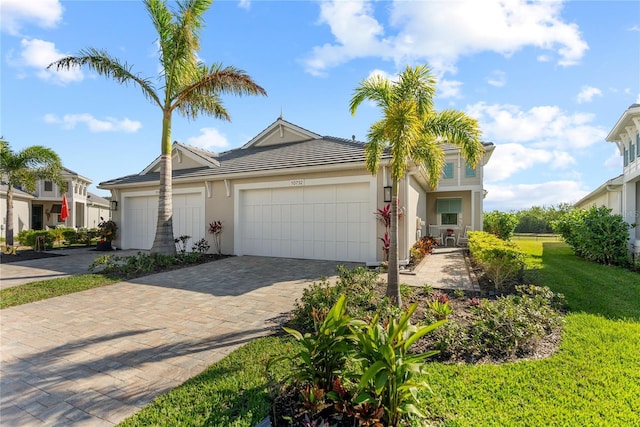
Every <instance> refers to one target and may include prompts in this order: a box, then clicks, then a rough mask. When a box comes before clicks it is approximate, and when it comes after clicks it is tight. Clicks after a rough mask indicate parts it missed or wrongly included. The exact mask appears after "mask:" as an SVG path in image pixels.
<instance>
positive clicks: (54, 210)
mask: <svg viewBox="0 0 640 427" xmlns="http://www.w3.org/2000/svg"><path fill="white" fill-rule="evenodd" d="M49 212H50V213H56V214H59V213H60V212H62V205H52V206H51V210H50V211H49Z"/></svg>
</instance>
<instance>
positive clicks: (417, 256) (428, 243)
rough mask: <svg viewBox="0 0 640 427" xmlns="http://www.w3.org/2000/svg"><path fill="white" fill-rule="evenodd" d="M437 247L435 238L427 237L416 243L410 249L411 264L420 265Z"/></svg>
mask: <svg viewBox="0 0 640 427" xmlns="http://www.w3.org/2000/svg"><path fill="white" fill-rule="evenodd" d="M435 245H436V239H435V237H431V236H425V237H422V238H421V239H420V240H418V241H417V242H415V243H414V244H413V246H412V247H411V249H410V251H409V252H410V255H411V262H412V263H413V264H417V263H419V262H420V261H421V260H422V259H423V258H424V257H425V256H426V255H427V254H430V253H431V252H433V248H434V247H435Z"/></svg>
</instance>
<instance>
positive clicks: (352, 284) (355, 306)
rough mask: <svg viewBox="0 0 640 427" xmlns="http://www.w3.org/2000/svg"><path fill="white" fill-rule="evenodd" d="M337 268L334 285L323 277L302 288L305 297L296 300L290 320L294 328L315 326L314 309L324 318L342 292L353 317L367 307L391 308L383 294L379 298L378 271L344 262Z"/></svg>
mask: <svg viewBox="0 0 640 427" xmlns="http://www.w3.org/2000/svg"><path fill="white" fill-rule="evenodd" d="M337 271H338V280H337V281H336V284H335V285H332V284H331V283H330V282H329V281H328V280H326V279H324V278H323V279H322V281H320V282H317V283H313V284H312V285H311V286H309V287H308V288H306V289H304V290H303V291H302V297H301V298H300V299H299V300H296V304H295V308H294V309H293V315H292V318H291V320H290V321H289V325H290V326H291V327H292V328H295V329H298V330H301V331H311V330H313V327H314V323H313V313H314V312H315V313H317V315H318V316H320V319H323V318H324V316H325V315H326V313H327V312H328V311H329V309H330V308H331V307H332V306H333V305H334V304H335V303H336V302H337V301H338V298H339V297H340V295H342V294H344V295H345V296H346V299H347V313H348V314H349V315H351V316H354V317H355V316H356V315H362V316H365V314H364V313H365V312H366V311H369V312H372V311H376V310H387V309H389V307H387V305H386V304H385V302H384V298H380V299H379V300H376V299H377V298H379V297H377V296H376V293H375V292H374V290H375V289H376V286H377V285H378V275H379V274H378V272H377V271H375V270H369V269H367V268H365V267H356V268H353V269H351V270H350V269H348V268H346V267H345V266H343V265H340V266H338V267H337ZM372 315H373V314H371V315H370V316H372ZM365 317H366V316H365Z"/></svg>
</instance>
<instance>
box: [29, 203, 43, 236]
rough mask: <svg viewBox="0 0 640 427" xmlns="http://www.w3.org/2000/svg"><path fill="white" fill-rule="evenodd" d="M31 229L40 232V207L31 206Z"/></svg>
mask: <svg viewBox="0 0 640 427" xmlns="http://www.w3.org/2000/svg"><path fill="white" fill-rule="evenodd" d="M31 229H32V230H42V205H33V206H31Z"/></svg>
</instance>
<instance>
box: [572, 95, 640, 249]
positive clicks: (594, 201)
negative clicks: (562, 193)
mask: <svg viewBox="0 0 640 427" xmlns="http://www.w3.org/2000/svg"><path fill="white" fill-rule="evenodd" d="M606 140H607V141H608V142H613V143H615V144H616V146H617V147H618V151H619V153H620V155H621V156H622V162H623V167H622V168H623V171H622V172H623V173H622V175H620V176H618V177H616V178H613V179H611V180H609V181H607V182H606V183H604V184H603V185H601V186H600V187H598V188H597V189H596V190H594V191H592V192H591V193H589V194H588V195H587V196H585V197H584V198H582V200H580V201H579V202H578V203H576V205H575V206H576V207H578V208H589V207H591V206H600V205H603V206H607V207H608V208H610V209H611V210H612V213H613V214H620V215H622V217H623V218H624V220H625V221H626V222H628V223H629V224H640V104H632V105H631V106H630V107H629V108H627V110H626V111H625V112H624V113H623V114H622V116H621V117H620V119H618V122H617V123H616V124H615V126H614V127H613V129H611V131H610V132H609V135H607V138H606ZM629 248H630V250H635V253H636V254H640V227H638V226H636V227H633V228H631V229H630V230H629Z"/></svg>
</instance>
